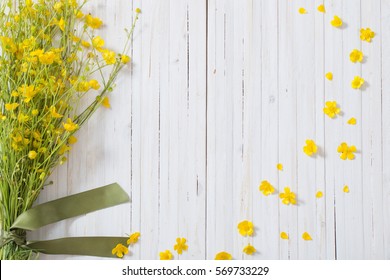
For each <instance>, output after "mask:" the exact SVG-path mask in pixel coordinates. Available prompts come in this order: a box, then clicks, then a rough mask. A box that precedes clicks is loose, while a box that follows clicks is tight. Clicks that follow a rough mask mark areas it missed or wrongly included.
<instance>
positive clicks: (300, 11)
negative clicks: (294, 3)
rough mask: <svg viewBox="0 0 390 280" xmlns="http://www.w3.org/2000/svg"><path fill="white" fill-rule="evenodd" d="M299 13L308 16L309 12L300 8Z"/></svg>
mask: <svg viewBox="0 0 390 280" xmlns="http://www.w3.org/2000/svg"><path fill="white" fill-rule="evenodd" d="M298 12H299V13H300V14H302V15H303V14H307V11H306V9H305V8H299V10H298Z"/></svg>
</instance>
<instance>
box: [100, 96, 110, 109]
mask: <svg viewBox="0 0 390 280" xmlns="http://www.w3.org/2000/svg"><path fill="white" fill-rule="evenodd" d="M102 106H103V107H105V108H111V104H110V99H109V98H108V97H107V96H106V97H104V98H103V101H102Z"/></svg>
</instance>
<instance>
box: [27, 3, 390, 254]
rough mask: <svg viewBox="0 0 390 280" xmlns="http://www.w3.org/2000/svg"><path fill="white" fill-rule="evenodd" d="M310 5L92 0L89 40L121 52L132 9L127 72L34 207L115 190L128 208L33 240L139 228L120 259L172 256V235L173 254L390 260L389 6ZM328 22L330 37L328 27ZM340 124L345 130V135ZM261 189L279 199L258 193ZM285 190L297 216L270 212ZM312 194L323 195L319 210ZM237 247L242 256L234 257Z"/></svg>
mask: <svg viewBox="0 0 390 280" xmlns="http://www.w3.org/2000/svg"><path fill="white" fill-rule="evenodd" d="M321 3H323V1H320V0H316V1H312V0H299V1H288V0H278V1H274V0H272V1H271V0H240V1H238V0H162V1H152V0H142V1H141V0H133V1H125V0H119V1H107V0H96V1H93V2H90V3H89V4H88V6H87V7H86V8H87V9H88V10H89V11H91V13H93V14H96V15H97V16H99V17H101V18H102V19H103V20H104V22H105V23H106V24H105V26H104V28H103V29H102V30H100V31H99V34H100V35H101V36H102V37H104V38H105V39H106V42H107V44H108V47H110V48H112V49H114V50H117V51H119V50H120V49H116V48H118V46H120V45H121V43H122V42H123V41H124V32H122V30H123V29H124V28H125V27H128V26H129V25H130V24H131V21H132V17H133V15H132V11H134V10H135V8H136V7H140V8H141V9H142V14H141V17H140V21H139V23H138V25H137V28H136V32H135V34H134V38H133V42H132V53H131V56H132V61H133V63H132V65H131V66H129V67H127V68H126V69H125V71H124V72H123V74H121V76H120V78H119V79H118V82H117V86H116V88H115V92H114V93H113V94H112V96H111V105H112V109H111V110H106V109H101V110H99V111H98V112H97V114H96V115H95V116H94V117H93V118H92V119H91V120H90V121H89V122H88V125H87V126H86V127H84V128H83V129H82V130H81V131H80V132H79V133H78V137H79V142H78V143H77V144H76V145H75V147H74V149H73V151H72V152H71V153H70V155H69V160H68V162H67V163H66V164H65V165H63V166H60V167H59V168H58V169H57V170H56V171H55V172H54V173H53V174H52V176H51V180H52V181H53V185H51V186H48V187H47V188H46V189H45V190H44V191H43V193H42V194H41V196H40V199H39V202H45V201H48V200H51V199H55V198H57V197H62V196H66V195H68V194H74V193H77V192H80V191H83V190H88V189H91V188H94V187H98V186H100V185H104V184H106V183H111V182H118V183H120V184H121V185H122V186H123V188H124V189H125V190H126V191H127V192H128V193H129V194H130V196H131V198H132V202H131V203H130V204H128V205H122V206H119V207H115V208H112V209H106V210H104V211H99V212H97V213H91V214H88V215H86V216H85V217H79V218H75V219H71V220H69V221H64V222H60V223H58V224H55V225H50V226H47V227H45V228H43V229H42V230H40V231H38V232H36V233H34V234H31V235H30V236H31V238H34V239H51V238H57V237H63V236H80V235H81V236H84V235H124V234H128V233H131V232H134V231H140V232H141V240H140V242H139V244H137V245H136V246H134V247H131V248H130V250H131V254H130V255H129V256H128V257H127V258H128V259H158V256H159V252H160V251H164V250H167V249H169V250H171V251H172V252H173V245H174V244H175V240H176V238H177V237H185V238H186V239H187V240H188V245H189V250H188V252H185V253H183V255H180V256H178V255H177V254H175V259H213V258H214V256H215V254H216V253H218V252H220V251H227V252H230V253H231V254H232V255H233V257H234V258H235V259H389V258H390V222H389V221H390V210H389V207H388V205H389V203H390V171H389V167H390V161H389V158H390V149H389V147H390V113H389V112H390V111H389V110H388V108H390V97H389V96H390V94H389V90H388V88H389V87H390V78H389V77H390V64H389V61H390V59H389V58H390V55H389V54H390V36H389V30H390V3H389V1H386V0H381V1H379V0H378V1H370V0H356V1H339V0H329V1H325V2H324V4H325V7H326V13H325V14H323V13H319V12H318V11H317V6H318V5H319V4H321ZM300 7H304V8H305V9H306V10H307V14H300V13H298V9H299V8H300ZM334 15H338V16H340V17H341V18H342V19H343V21H344V25H343V27H342V28H334V27H332V26H331V24H330V21H331V19H332V18H333V16H334ZM362 27H364V28H365V27H370V28H371V29H372V30H374V31H375V33H376V36H375V38H374V39H373V42H372V43H367V42H363V41H361V40H360V38H359V35H360V28H362ZM353 49H359V50H362V51H363V53H364V55H365V59H364V61H363V63H361V64H360V63H356V64H353V63H352V62H351V61H350V60H349V54H350V52H351V51H352V50H353ZM327 72H333V74H334V79H333V81H328V80H326V79H325V73H327ZM357 75H359V76H362V77H363V78H364V79H365V80H366V85H365V86H364V88H363V89H362V90H354V89H352V88H351V85H350V83H351V81H352V79H353V77H354V76H357ZM328 100H335V101H337V103H338V104H339V106H340V107H341V109H342V114H341V115H340V116H338V117H337V118H335V119H330V118H328V117H327V116H326V115H325V114H324V113H323V107H324V106H325V102H326V101H328ZM351 117H355V118H356V119H357V125H356V126H351V125H348V124H347V121H348V119H350V118H351ZM306 139H313V140H314V141H315V142H316V143H317V145H318V147H319V152H318V153H317V155H316V156H314V157H308V156H307V155H306V154H304V153H303V146H304V145H305V140H306ZM341 142H347V143H348V144H349V145H356V147H357V148H358V153H356V159H355V160H353V161H343V160H341V159H340V158H339V154H338V153H337V147H338V146H339V145H340V143H341ZM277 163H282V164H283V166H284V169H283V171H278V170H277V169H276V164H277ZM263 180H267V181H269V182H270V183H271V184H272V185H273V186H274V187H275V189H276V190H277V192H276V193H275V194H273V195H270V196H267V197H266V196H264V195H263V194H262V193H261V192H259V185H260V182H261V181H263ZM345 185H348V186H349V188H350V193H344V192H343V187H344V186H345ZM286 186H289V187H290V188H291V189H292V190H293V191H294V192H296V193H297V197H298V205H296V206H293V205H290V206H286V205H284V204H282V203H281V200H280V199H279V194H280V193H281V192H283V191H284V188H285V187H286ZM317 191H322V192H323V193H324V197H323V198H321V199H316V197H315V195H316V192H317ZM245 219H247V220H251V221H253V223H254V224H255V234H254V235H253V236H251V237H243V236H241V235H239V234H238V231H237V224H238V223H239V222H240V221H242V220H245ZM282 231H284V232H287V233H288V234H289V240H282V239H281V238H280V232H282ZM303 232H308V233H309V234H310V235H311V236H312V239H313V240H312V241H304V240H303V239H302V234H303ZM248 243H251V244H253V245H254V246H255V247H256V249H257V253H256V254H254V255H253V256H247V255H245V254H244V253H243V252H242V249H243V247H244V246H246V245H247V244H248ZM42 258H44V259H90V258H89V257H80V256H44V255H42Z"/></svg>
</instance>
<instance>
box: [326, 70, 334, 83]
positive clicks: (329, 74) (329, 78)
mask: <svg viewBox="0 0 390 280" xmlns="http://www.w3.org/2000/svg"><path fill="white" fill-rule="evenodd" d="M325 77H326V78H327V79H328V80H329V81H332V80H333V73H332V72H328V73H326V74H325Z"/></svg>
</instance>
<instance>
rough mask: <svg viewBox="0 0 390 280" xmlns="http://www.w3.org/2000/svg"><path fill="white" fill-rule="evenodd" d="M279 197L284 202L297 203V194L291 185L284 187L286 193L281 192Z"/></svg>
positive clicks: (287, 203)
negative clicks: (291, 188)
mask: <svg viewBox="0 0 390 280" xmlns="http://www.w3.org/2000/svg"><path fill="white" fill-rule="evenodd" d="M279 198H280V199H282V203H283V204H286V205H290V204H297V201H296V194H295V193H294V192H292V191H291V190H290V188H289V187H285V188H284V193H281V194H279Z"/></svg>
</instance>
